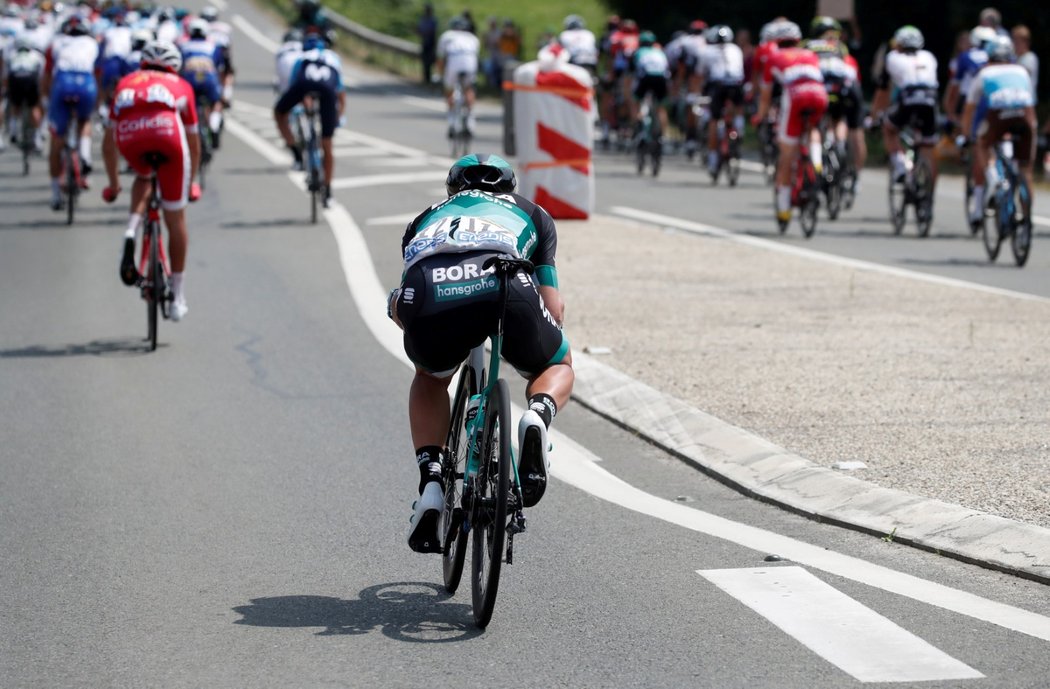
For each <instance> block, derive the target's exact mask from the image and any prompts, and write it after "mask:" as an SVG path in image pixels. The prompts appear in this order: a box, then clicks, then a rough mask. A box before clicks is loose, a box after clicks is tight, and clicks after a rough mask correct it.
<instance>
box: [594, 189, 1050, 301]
mask: <svg viewBox="0 0 1050 689" xmlns="http://www.w3.org/2000/svg"><path fill="white" fill-rule="evenodd" d="M610 210H611V212H612V213H614V214H616V215H621V216H623V217H625V218H631V219H633V220H640V221H642V222H646V223H651V224H655V225H660V226H664V227H671V228H674V229H678V230H683V231H685V232H691V233H693V234H701V235H707V236H710V237H718V238H720V239H727V240H729V241H732V242H736V243H737V244H746V245H747V246H753V247H757V248H759V249H765V250H766V251H777V252H780V253H783V254H790V255H792V256H799V257H802V258H808V259H811V260H814V261H823V262H825V263H832V264H835V265H839V266H843V267H847V268H854V269H856V270H864V271H870V272H873V273H883V274H885V275H892V276H894V277H901V278H907V279H909V280H918V281H921V282H930V283H933V284H935V285H944V286H946V287H958V288H962V289H969V290H974V291H977V292H986V293H988V294H995V295H998V296H1001V297H1013V298H1014V299H1025V300H1028V301H1039V302H1050V298H1047V297H1041V296H1039V295H1036V294H1027V293H1025V292H1017V291H1014V290H1009V289H1002V288H999V287H991V286H989V285H982V284H979V283H976V282H968V281H966V280H956V279H954V278H947V277H942V276H940V275H932V274H929V273H922V272H919V271H917V270H908V269H907V268H895V267H893V266H886V265H882V264H881V263H873V262H871V261H862V260H860V259H856V258H846V257H845V256H836V255H834V254H827V253H823V252H820V251H815V250H813V249H804V248H802V247H798V246H794V245H792V244H787V243H785V242H775V241H771V240H769V239H763V238H761V237H753V236H751V235H747V234H740V233H738V232H733V231H731V230H726V229H723V228H721V227H715V226H713V225H705V224H704V223H698V222H693V221H692V220H685V219H683V218H674V217H671V216H669V215H662V214H660V213H650V212H649V211H644V210H639V209H637V208H627V207H625V206H613V207H612V208H611V209H610ZM772 221H773V220H772V215H771V216H770V223H771V224H772Z"/></svg>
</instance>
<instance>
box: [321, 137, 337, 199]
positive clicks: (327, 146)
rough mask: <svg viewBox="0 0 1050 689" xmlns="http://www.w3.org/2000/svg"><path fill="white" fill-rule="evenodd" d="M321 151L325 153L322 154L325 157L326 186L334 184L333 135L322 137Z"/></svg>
mask: <svg viewBox="0 0 1050 689" xmlns="http://www.w3.org/2000/svg"><path fill="white" fill-rule="evenodd" d="M321 151H322V153H323V154H324V155H323V156H322V157H323V158H324V160H323V167H324V184H325V186H326V187H330V186H332V175H333V174H334V173H335V153H333V152H332V137H328V138H327V139H321Z"/></svg>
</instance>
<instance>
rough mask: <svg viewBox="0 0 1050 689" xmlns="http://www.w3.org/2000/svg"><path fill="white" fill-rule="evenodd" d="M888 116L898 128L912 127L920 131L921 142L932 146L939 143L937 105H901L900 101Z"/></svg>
mask: <svg viewBox="0 0 1050 689" xmlns="http://www.w3.org/2000/svg"><path fill="white" fill-rule="evenodd" d="M887 118H888V119H889V121H890V123H891V124H893V126H894V127H896V128H897V129H904V128H905V127H911V128H912V129H913V130H914V131H916V132H918V133H919V135H920V139H919V143H922V144H926V145H930V146H932V145H933V144H935V143H937V106H936V105H926V104H922V105H901V104H899V103H898V104H896V105H894V106H893V107H891V108H890V111H889V114H888V115H887Z"/></svg>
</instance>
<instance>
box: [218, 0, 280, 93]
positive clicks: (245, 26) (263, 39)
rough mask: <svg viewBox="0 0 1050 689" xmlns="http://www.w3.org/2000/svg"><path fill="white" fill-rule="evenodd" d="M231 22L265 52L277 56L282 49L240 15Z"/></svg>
mask: <svg viewBox="0 0 1050 689" xmlns="http://www.w3.org/2000/svg"><path fill="white" fill-rule="evenodd" d="M230 21H231V22H233V25H234V26H236V27H237V28H238V29H240V30H241V31H243V32H244V35H245V36H247V37H248V38H250V39H252V40H253V41H255V42H256V43H258V44H259V46H260V47H262V49H263V50H266V51H267V52H270V53H274V54H277V49H278V48H280V47H281V44H280V43H278V42H277V41H275V40H273V39H272V38H270V37H269V36H267V35H266V34H264V33H263V32H262V31H259V30H258V29H256V28H255V27H254V26H252V25H251V22H249V21H248V20H247V19H245V18H244V17H242V16H241V15H239V14H235V15H233V19H231V20H230ZM240 106H241V101H237V107H240Z"/></svg>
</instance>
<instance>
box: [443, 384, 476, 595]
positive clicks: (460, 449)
mask: <svg viewBox="0 0 1050 689" xmlns="http://www.w3.org/2000/svg"><path fill="white" fill-rule="evenodd" d="M475 381H476V379H475V376H474V372H473V371H472V370H471V368H470V366H469V365H464V366H463V369H462V370H461V371H460V374H459V382H458V383H457V384H456V396H455V398H454V400H453V402H452V409H451V414H450V417H449V427H448V436H447V437H446V439H445V447H446V449H447V453H446V455H445V465H444V466H443V467H442V468H441V477H442V483H444V485H445V505H444V507H443V508H442V510H441V525H440V529H441V531H440V533H441V546H442V550H441V570H442V575H443V577H444V580H445V590H446V591H448V592H449V594H453V593H455V592H456V589H457V588H459V582H460V579H461V578H462V576H463V561H464V559H465V557H466V554H467V532H466V531H464V530H463V528H462V526H463V507H462V499H463V472H464V469H465V466H466V459H467V452H468V451H469V439H468V438H467V437H466V418H465V417H466V410H467V402H468V401H469V400H470V397H471V395H474V394H477V386H476V383H475Z"/></svg>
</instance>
